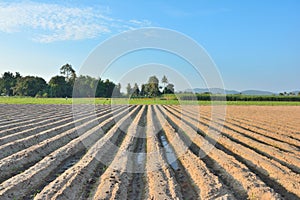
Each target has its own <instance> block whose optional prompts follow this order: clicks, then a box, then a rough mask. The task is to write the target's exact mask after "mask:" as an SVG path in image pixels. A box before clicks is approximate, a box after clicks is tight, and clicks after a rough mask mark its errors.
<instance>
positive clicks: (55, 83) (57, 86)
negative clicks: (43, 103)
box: [49, 76, 72, 97]
mask: <svg viewBox="0 0 300 200" xmlns="http://www.w3.org/2000/svg"><path fill="white" fill-rule="evenodd" d="M49 87H50V88H49V93H50V96H51V97H71V96H72V87H71V85H70V84H69V83H68V82H67V81H66V78H65V77H64V76H54V77H52V78H51V79H50V81H49Z"/></svg>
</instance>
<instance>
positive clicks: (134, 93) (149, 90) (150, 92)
mask: <svg viewBox="0 0 300 200" xmlns="http://www.w3.org/2000/svg"><path fill="white" fill-rule="evenodd" d="M161 81H162V83H163V86H159V79H158V78H157V77H156V76H151V77H149V79H148V82H147V83H144V84H142V85H141V87H140V88H139V86H138V84H137V83H135V84H134V86H133V87H132V86H131V84H130V83H128V84H127V87H126V91H127V96H130V97H133V98H136V97H158V96H161V95H162V94H174V84H172V83H169V81H168V79H167V77H166V76H165V75H164V76H163V78H162V80H161ZM161 90H162V91H161Z"/></svg>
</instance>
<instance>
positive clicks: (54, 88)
mask: <svg viewBox="0 0 300 200" xmlns="http://www.w3.org/2000/svg"><path fill="white" fill-rule="evenodd" d="M74 86H76V87H74ZM74 88H75V90H74V93H73V89H74ZM120 89H121V86H120V85H119V84H115V83H113V82H112V81H110V80H108V79H107V80H101V79H100V78H93V77H90V76H82V75H81V76H79V77H77V76H76V72H75V70H74V69H73V68H72V66H71V65H70V64H65V65H63V66H62V67H61V68H60V75H57V76H54V77H52V78H51V79H50V81H49V82H48V83H47V82H46V81H45V80H44V79H43V78H42V77H38V76H24V77H23V76H21V74H20V73H19V72H16V73H12V72H5V73H4V74H3V75H2V77H1V78H0V94H1V96H29V97H72V95H73V96H74V94H75V95H76V96H77V97H89V96H93V95H95V96H96V97H110V96H111V95H112V93H113V91H114V93H115V94H116V95H120V94H121V93H120Z"/></svg>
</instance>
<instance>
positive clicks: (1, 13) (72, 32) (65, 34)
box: [0, 1, 151, 43]
mask: <svg viewBox="0 0 300 200" xmlns="http://www.w3.org/2000/svg"><path fill="white" fill-rule="evenodd" d="M150 24H151V23H150V22H149V21H147V20H136V19H132V20H122V19H115V18H112V17H110V14H109V9H108V8H107V7H70V6H64V5H59V4H50V3H37V2H28V1H26V2H25V1H24V2H15V3H10V2H1V3H0V31H1V32H5V33H14V32H26V33H29V35H30V37H31V39H32V40H34V41H38V42H44V43H49V42H54V41H64V40H81V39H89V38H95V37H98V36H101V35H103V34H107V33H114V32H116V31H124V30H128V29H134V28H139V27H145V26H150Z"/></svg>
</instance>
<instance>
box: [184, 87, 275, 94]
mask: <svg viewBox="0 0 300 200" xmlns="http://www.w3.org/2000/svg"><path fill="white" fill-rule="evenodd" d="M224 91H225V93H226V94H240V93H242V94H245V95H273V94H274V93H272V92H268V91H261V90H245V91H242V92H240V91H236V90H223V89H221V88H210V89H208V88H195V89H187V90H185V92H194V93H199V94H201V93H205V92H211V93H212V94H223V93H224Z"/></svg>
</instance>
